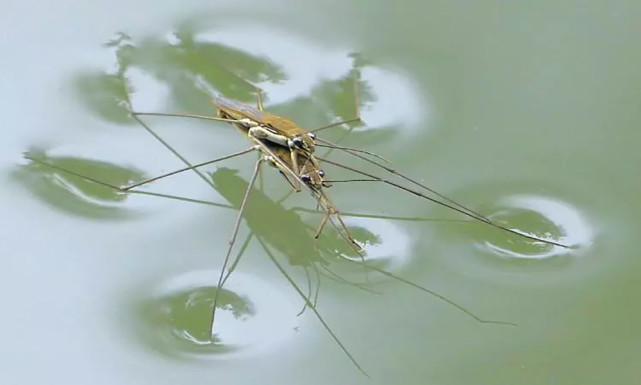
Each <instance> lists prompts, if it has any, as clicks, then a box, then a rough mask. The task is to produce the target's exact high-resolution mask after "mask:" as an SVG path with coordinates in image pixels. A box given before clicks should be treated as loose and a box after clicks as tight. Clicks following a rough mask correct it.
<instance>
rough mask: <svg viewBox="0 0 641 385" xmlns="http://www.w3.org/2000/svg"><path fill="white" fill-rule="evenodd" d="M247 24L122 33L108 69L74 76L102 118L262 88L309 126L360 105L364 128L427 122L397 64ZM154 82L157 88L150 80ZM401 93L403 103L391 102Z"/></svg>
mask: <svg viewBox="0 0 641 385" xmlns="http://www.w3.org/2000/svg"><path fill="white" fill-rule="evenodd" d="M251 28H252V29H255V30H256V31H254V32H255V33H252V32H251V31H247V29H246V28H245V27H243V28H242V29H236V28H230V27H228V28H225V29H216V30H211V29H204V30H199V31H194V30H193V29H192V28H179V29H177V30H175V31H172V32H171V33H169V34H168V35H166V36H160V37H154V36H146V37H143V38H141V39H133V38H132V37H130V36H128V35H126V34H124V33H119V34H117V35H116V36H115V37H114V39H112V40H110V41H109V42H107V43H106V44H105V47H106V48H108V49H110V50H112V51H113V56H114V61H115V62H114V65H113V67H112V68H109V69H107V70H105V71H104V72H103V71H97V70H93V69H92V70H85V71H83V72H81V73H78V74H77V75H76V76H75V78H74V80H73V82H74V86H75V89H76V91H77V93H78V95H79V100H81V101H82V102H83V103H85V105H86V107H87V108H88V110H90V111H91V112H92V113H93V114H95V115H96V116H98V117H100V118H101V119H104V120H107V121H110V122H113V123H117V124H131V123H132V120H131V119H128V117H127V110H126V108H124V106H123V102H131V104H132V105H133V107H134V109H137V110H157V111H182V112H191V113H199V114H208V115H211V114H213V109H212V105H211V102H210V101H211V97H212V96H213V95H214V94H219V95H223V96H226V97H228V98H232V99H235V100H239V101H243V102H247V103H252V104H253V103H255V102H256V91H257V89H258V88H260V89H262V90H263V91H264V96H265V99H266V103H267V108H268V109H270V110H273V111H275V112H277V113H283V114H286V115H289V116H291V117H293V118H294V119H296V120H298V121H299V123H301V124H302V125H303V126H305V127H307V128H310V129H311V128H315V127H318V126H322V125H325V124H327V123H329V122H332V121H338V120H348V119H352V118H354V117H355V116H356V114H357V113H358V111H360V113H361V115H362V117H363V118H364V119H365V121H366V122H367V125H365V126H362V127H360V129H361V130H369V129H377V130H379V131H380V130H383V131H394V132H396V133H398V128H399V127H406V126H409V127H416V126H418V125H419V123H420V125H421V126H422V127H423V128H424V127H425V124H426V119H425V114H426V112H427V111H429V106H428V105H427V103H426V102H425V101H424V98H423V97H422V96H420V93H419V92H418V91H417V90H416V89H415V87H414V86H413V82H412V81H411V79H408V78H407V77H406V76H404V75H402V74H401V73H399V72H398V71H393V70H390V69H384V68H379V67H376V66H374V65H373V64H372V63H370V62H368V61H367V60H366V59H365V58H363V56H362V55H361V54H359V53H355V52H351V51H349V50H343V49H337V50H327V49H323V47H318V46H317V44H315V43H314V42H312V41H307V40H304V39H302V38H301V37H296V36H293V35H291V34H287V33H284V32H282V31H279V30H274V29H269V30H265V29H263V27H259V26H256V25H252V26H251ZM250 36H251V38H250V39H249V38H248V37H250ZM265 39H267V40H268V41H265ZM292 52H296V55H291V53H292ZM150 81H153V82H154V83H157V84H158V86H159V87H162V89H163V92H158V90H157V88H158V87H147V85H148V84H149V83H150ZM399 98H402V99H403V100H404V102H403V103H402V104H398V103H396V101H397V100H398V99H399ZM392 127H393V129H392ZM336 131H340V128H337V129H335V132H336ZM356 139H358V138H356ZM379 141H380V138H379Z"/></svg>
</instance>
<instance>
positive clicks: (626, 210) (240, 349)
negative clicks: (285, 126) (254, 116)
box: [0, 1, 641, 385]
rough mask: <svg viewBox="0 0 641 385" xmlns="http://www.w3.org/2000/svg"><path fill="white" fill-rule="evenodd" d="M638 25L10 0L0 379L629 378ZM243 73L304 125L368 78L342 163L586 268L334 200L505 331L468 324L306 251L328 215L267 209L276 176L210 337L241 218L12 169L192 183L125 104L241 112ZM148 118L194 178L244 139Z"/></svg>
mask: <svg viewBox="0 0 641 385" xmlns="http://www.w3.org/2000/svg"><path fill="white" fill-rule="evenodd" d="M640 11H641V5H640V4H639V3H638V2H635V1H616V2H597V1H589V2H585V1H582V2H578V1H577V2H561V3H559V2H552V1H548V2H494V1H483V2H480V1H479V2H450V1H440V2H435V1H412V2H409V1H408V2H402V3H401V2H397V3H395V4H392V3H390V2H383V1H379V2H372V1H367V2H365V1H362V2H361V1H355V2H322V3H321V2H310V1H307V2H286V1H281V2H264V1H260V2H259V1H219V2H205V1H202V2H197V1H193V2H157V1H141V2H136V3H133V4H132V3H131V2H124V1H109V2H91V3H87V4H80V3H77V2H62V3H61V2H56V3H51V4H45V3H43V2H22V3H18V2H13V1H9V2H6V1H5V2H3V7H2V13H1V14H0V25H2V34H1V35H0V48H1V50H2V52H3V55H2V71H1V72H0V91H1V92H2V96H3V97H2V104H1V107H0V112H1V114H2V127H3V128H2V132H3V135H2V139H1V140H0V150H1V151H0V162H1V164H0V168H1V173H2V174H1V175H2V180H1V183H2V188H1V189H0V194H1V195H0V196H1V198H2V202H3V203H2V210H1V212H2V229H1V231H0V252H1V255H2V269H1V271H2V273H1V276H0V288H1V290H0V293H1V294H0V295H1V303H2V304H3V313H2V317H0V326H2V330H3V331H4V333H3V335H2V341H1V342H2V346H3V347H2V349H1V350H2V354H1V356H0V357H1V358H0V382H2V384H41V383H53V384H58V383H64V384H87V383H92V384H147V383H149V384H151V383H154V384H176V383H198V384H210V383H211V384H254V383H261V384H327V383H334V384H356V383H364V384H365V383H367V384H370V383H374V384H584V385H585V384H635V383H638V378H639V370H638V362H637V361H638V360H637V357H639V354H641V338H640V337H639V336H640V333H639V331H638V328H639V327H638V325H639V324H640V321H641V311H640V309H639V305H638V303H639V301H638V299H637V297H638V295H639V294H640V293H641V287H640V285H639V278H638V276H639V269H640V268H641V262H639V260H640V259H639V258H638V257H639V255H638V252H637V250H638V246H637V242H636V237H635V235H636V234H638V233H639V219H638V218H639V216H640V215H641V210H640V209H639V207H640V206H639V203H638V197H639V195H641V194H640V193H641V183H640V178H639V164H640V161H641V156H640V155H639V144H640V143H641V134H639V132H640V130H639V125H640V122H641V71H640V68H641V36H640V35H641V29H640V28H639V25H640V24H639V20H641V12H640ZM239 78H243V79H245V80H247V81H251V82H253V83H255V84H257V85H258V86H260V87H261V88H263V89H264V90H265V91H266V94H267V100H266V104H267V105H268V106H269V108H270V109H271V110H274V111H276V112H278V113H281V114H284V115H287V116H291V117H292V118H294V119H296V120H297V121H298V122H300V123H301V124H303V125H304V126H305V127H308V128H312V127H317V126H321V125H323V124H326V123H328V122H330V121H334V120H338V119H340V118H341V117H343V118H348V117H350V116H352V115H353V113H354V107H355V103H354V86H353V84H354V83H355V82H357V83H358V89H359V92H358V93H359V95H360V102H359V103H358V104H359V105H360V108H361V109H362V112H363V117H364V119H365V122H366V124H365V125H364V126H359V127H355V128H353V132H352V133H351V134H350V135H348V136H347V137H346V138H345V139H344V141H343V143H345V144H346V145H351V146H358V147H362V148H366V149H368V150H370V151H375V152H377V153H380V154H382V155H384V156H386V157H387V158H389V159H390V160H392V161H393V162H394V164H395V165H396V166H397V167H398V169H399V170H403V171H405V172H407V173H409V174H411V175H415V176H419V177H420V178H422V180H424V181H425V182H426V183H428V184H429V185H430V186H434V187H437V188H438V189H439V190H440V191H442V192H445V193H447V194H448V195H451V196H453V197H455V198H456V199H457V200H460V201H463V202H466V203H467V204H469V205H470V206H471V207H474V208H476V209H478V210H480V211H482V212H483V213H484V214H486V215H491V216H493V218H496V219H497V220H502V221H505V223H508V224H509V225H510V226H513V227H517V228H519V229H522V230H525V231H529V232H532V233H535V234H538V235H541V236H551V237H553V238H556V239H561V240H562V241H565V242H568V243H572V244H575V245H576V246H577V248H575V249H573V250H570V251H564V250H560V249H556V248H550V247H544V246H541V245H536V244H532V243H531V242H525V241H523V240H520V239H516V238H514V237H510V236H508V235H506V234H504V233H501V232H497V231H496V230H493V229H489V228H487V227H484V226H482V225H479V224H472V223H468V222H466V220H465V218H463V217H461V216H460V215H457V214H455V213H451V212H448V211H447V210H444V209H438V208H435V207H434V205H432V204H429V203H427V202H425V201H422V200H419V199H416V198H415V197H412V196H410V195H408V194H403V193H400V192H398V191H394V190H391V189H389V188H386V187H385V186H378V185H375V184H340V185H339V184H337V185H336V186H334V187H333V188H332V189H331V194H332V197H333V198H334V200H335V201H336V204H337V205H338V206H339V207H340V208H341V209H342V210H344V211H346V212H358V213H370V214H376V215H390V216H410V217H416V216H419V217H422V218H424V219H423V220H420V221H410V220H400V219H399V220H392V219H381V218H378V219H376V218H370V219H363V218H360V219H359V218H349V219H348V225H349V226H350V229H352V231H353V232H354V234H355V236H356V237H357V238H358V239H359V240H360V241H362V242H365V243H366V244H367V250H368V258H369V259H370V260H372V263H375V264H376V266H378V267H381V268H384V269H386V270H388V271H391V272H392V273H394V274H396V275H398V276H401V277H403V278H404V279H407V280H411V281H412V282H415V283H418V284H420V285H423V286H425V287H427V288H430V289H433V290H436V291H438V292H439V293H441V294H443V295H445V296H447V298H449V299H450V300H452V301H455V302H456V303H457V304H459V305H461V306H465V307H466V308H467V309H468V310H469V311H472V312H474V313H475V314H478V315H479V316H480V317H483V318H486V319H495V320H504V321H511V322H515V323H517V324H518V327H510V326H500V325H491V324H480V323H479V322H477V321H475V320H474V319H472V318H471V317H469V316H467V315H466V314H464V313H463V312H461V311H459V310H457V309H456V308H455V307H453V306H450V305H448V304H445V303H444V302H442V301H439V300H438V299H436V298H434V297H432V296H430V295H428V294H426V293H425V292H422V291H420V290H418V289H416V288H413V287H410V286H408V285H405V284H404V283H403V282H400V281H398V280H395V279H392V278H390V277H389V276H384V275H380V274H375V273H370V274H369V275H368V277H367V278H366V277H365V274H364V272H363V270H362V269H361V268H359V267H355V266H353V265H351V264H349V263H345V262H343V263H341V262H339V259H338V257H337V256H339V255H340V254H344V255H351V254H353V253H351V252H350V250H349V249H347V248H346V246H345V244H344V243H343V242H342V241H341V240H340V239H338V238H337V237H336V235H335V234H333V233H332V231H327V232H326V233H327V234H326V236H325V237H323V238H322V239H321V240H319V241H318V242H314V241H313V240H312V239H311V235H310V233H313V229H314V227H315V226H316V224H317V222H318V221H319V220H320V217H319V216H318V215H315V214H310V213H305V212H302V211H301V210H299V209H297V207H299V208H300V207H303V208H312V209H313V206H314V205H313V202H312V201H311V198H309V196H308V195H307V194H304V193H303V194H298V196H295V197H293V198H290V199H288V200H286V201H285V202H284V203H282V204H281V203H279V202H277V201H278V199H280V198H281V197H282V196H283V195H284V194H285V193H286V192H287V188H286V186H284V185H283V183H282V178H281V177H280V176H278V174H277V173H276V172H274V170H272V169H269V168H268V169H266V170H265V171H266V172H265V173H264V174H265V186H264V189H263V190H262V191H261V192H257V193H255V194H254V195H253V199H254V200H253V201H252V204H251V205H250V207H249V211H248V213H247V221H246V222H244V223H243V225H242V227H241V234H240V236H239V244H238V247H240V246H241V245H242V243H243V242H244V241H245V240H246V239H247V236H248V234H252V239H251V241H250V242H249V244H248V245H247V247H246V248H245V249H244V252H243V259H242V260H241V261H240V262H239V264H238V267H237V269H236V270H235V272H234V273H233V274H232V276H231V278H230V279H229V281H228V284H227V285H226V288H225V290H224V291H223V292H221V296H220V303H221V305H222V306H223V307H222V308H221V309H220V310H219V321H218V322H219V326H218V331H217V334H216V338H217V344H216V345H215V346H211V345H208V344H207V343H206V342H207V335H206V323H207V322H206V320H207V316H208V312H209V311H208V307H209V306H211V299H212V297H213V293H214V289H212V287H211V286H212V284H213V283H214V282H215V279H216V274H217V269H219V267H220V265H221V262H222V259H223V257H224V252H225V247H226V244H227V239H228V238H229V234H230V232H231V229H232V226H233V222H234V218H235V213H236V211H235V210H230V209H229V208H220V207H212V206H207V205H204V204H198V203H189V202H181V201H176V200H168V199H163V198H159V197H155V196H149V195H142V194H136V195H131V196H127V197H125V196H122V195H118V194H115V193H113V191H110V190H108V189H105V188H101V187H98V186H96V185H94V184H92V183H88V182H83V181H81V180H78V179H77V178H73V177H70V176H69V175H66V174H64V173H60V172H56V171H54V170H51V169H48V168H46V167H43V166H39V165H37V164H34V163H32V162H29V161H27V160H26V159H24V158H23V153H25V152H29V153H30V154H31V156H35V157H38V158H39V159H46V160H47V161H49V162H52V163H55V164H57V165H58V166H62V167H69V168H73V169H74V170H76V171H77V172H80V173H84V174H90V175H91V176H93V177H94V178H97V179H100V180H104V181H108V182H110V183H114V184H121V183H126V182H127V181H128V180H136V179H140V178H142V177H143V175H144V176H152V175H156V174H159V173H162V172H165V171H169V170H172V169H175V168H178V167H181V165H182V164H181V163H180V161H179V160H177V159H176V158H175V157H174V156H173V155H172V154H171V153H169V152H168V151H167V150H166V149H165V148H163V147H162V146H161V145H160V144H158V143H157V142H155V141H154V139H153V138H152V137H151V136H150V135H149V134H148V133H146V132H145V131H144V129H143V128H142V127H140V126H139V125H136V124H135V122H133V121H132V120H131V119H129V118H128V117H127V114H126V111H125V109H124V108H123V105H122V101H123V100H126V99H127V87H129V91H130V92H131V100H130V101H131V103H132V104H133V105H134V107H135V108H136V109H138V110H147V111H149V110H153V111H172V112H176V111H183V112H194V113H202V114H211V113H213V109H212V108H211V106H210V103H209V99H210V96H211V95H212V94H221V93H222V94H223V95H225V96H228V97H231V98H234V99H239V100H243V101H247V102H251V100H252V93H251V91H252V90H251V88H249V87H248V86H247V84H246V83H243V82H242V81H240V80H239ZM145 120H146V121H147V122H148V123H149V125H150V126H152V127H153V128H155V129H157V130H158V132H159V133H160V134H161V135H162V136H163V137H164V138H165V139H166V140H167V141H168V142H170V143H171V144H172V145H175V146H176V148H177V149H178V150H179V151H180V152H181V153H182V154H183V155H185V156H186V157H187V158H188V159H190V160H192V161H193V162H198V161H203V160H207V159H211V158H214V157H217V156H221V155H223V154H227V153H231V152H234V151H239V150H242V149H244V148H246V146H247V143H246V142H245V141H244V139H243V138H242V137H241V136H239V135H238V134H237V133H236V132H235V131H234V130H232V129H231V128H229V127H227V126H225V125H222V124H210V123H207V122H204V123H203V122H198V121H186V120H179V119H171V118H165V119H162V118H146V119H145ZM345 133H346V131H345V129H337V130H334V131H333V132H328V133H327V134H328V137H330V138H333V139H338V138H341V137H342V136H344V134H345ZM335 155H339V154H336V153H334V154H332V156H335ZM253 159H255V158H254V156H246V157H245V158H243V159H238V160H230V161H228V162H226V163H224V165H223V164H221V165H220V166H221V167H218V168H217V167H210V168H209V169H208V170H207V172H214V176H213V182H212V183H213V184H214V185H215V186H216V190H213V189H211V187H209V186H207V185H206V184H205V183H203V182H202V181H201V180H199V178H197V177H196V176H195V175H194V174H186V175H182V176H176V177H174V178H169V179H167V180H164V181H162V182H158V183H155V184H153V185H152V186H149V187H148V188H146V189H145V190H144V191H155V192H159V193H164V194H176V195H181V196H188V197H191V198H193V199H199V200H208V201H212V202H217V203H221V204H224V205H232V206H236V205H238V199H239V197H240V196H241V195H242V191H243V188H244V187H245V186H246V184H247V180H248V179H249V176H250V173H251V168H252V164H253ZM335 159H342V160H343V161H349V162H350V164H356V163H353V159H350V158H346V157H344V156H343V157H340V156H339V157H336V158H335ZM222 166H224V167H225V168H222ZM361 166H362V165H361ZM361 166H359V167H361ZM363 167H365V168H367V169H368V170H370V171H372V170H375V169H374V168H372V167H371V166H363ZM233 170H238V171H237V172H234V171H233ZM327 172H328V174H330V173H331V175H336V176H337V177H339V176H340V177H345V176H346V174H345V173H343V172H340V171H337V170H335V169H332V168H330V167H328V168H327ZM258 239H260V240H262V241H263V242H264V243H265V244H266V246H267V247H268V248H269V250H270V251H271V252H273V253H274V256H275V260H276V261H277V262H278V263H279V264H280V266H281V267H283V268H284V269H285V270H286V271H288V272H289V273H290V274H291V277H292V278H293V279H294V280H295V281H296V282H298V283H299V284H300V287H301V290H302V291H303V292H304V293H306V292H307V290H308V287H307V283H306V276H305V273H304V270H305V269H307V271H308V273H309V275H310V277H312V278H311V282H312V283H314V286H315V278H313V277H314V274H315V273H314V271H315V269H318V270H319V271H320V272H322V273H323V274H322V276H323V278H322V279H321V281H322V283H321V286H320V290H319V299H318V300H319V302H318V311H319V313H320V314H321V315H322V316H324V317H325V320H326V321H327V323H328V324H329V325H330V326H331V327H332V329H333V330H334V332H335V333H336V335H337V336H338V337H339V338H340V340H341V341H342V343H343V344H344V346H345V347H346V348H347V349H348V350H349V351H350V352H351V354H352V355H353V356H354V358H355V359H356V360H357V361H358V362H359V363H360V365H361V366H362V367H363V368H364V369H365V370H366V371H367V372H368V374H369V375H370V377H371V378H369V379H368V378H366V377H365V376H363V375H362V374H361V373H360V372H359V371H358V370H357V369H356V368H355V366H354V365H353V364H352V363H351V362H350V360H349V359H348V357H347V356H346V355H345V354H343V352H342V351H341V350H340V348H339V347H338V346H337V345H336V343H335V342H334V341H333V340H332V339H331V337H330V336H329V334H328V333H327V332H326V330H324V329H323V327H322V325H321V324H320V323H319V322H318V320H317V319H316V317H315V316H314V313H313V312H311V311H310V310H309V309H308V310H306V311H305V313H303V315H301V316H297V315H296V314H297V313H298V312H299V311H300V310H301V307H302V305H303V302H302V300H301V298H300V297H299V295H298V294H297V292H296V291H295V290H294V289H293V288H292V286H291V285H290V284H289V283H288V281H287V280H286V278H285V277H284V276H283V275H282V274H281V273H280V272H279V270H278V269H277V268H276V266H275V265H274V263H273V262H272V261H271V260H270V258H269V256H268V253H267V252H266V250H265V249H264V248H263V247H262V246H261V243H259V242H258V241H257V240H258ZM321 260H323V261H326V262H327V264H323V262H321ZM325 268H327V269H329V271H332V272H333V274H337V275H339V276H340V277H341V278H337V277H336V276H333V275H332V273H330V272H328V271H326V270H324V269H325ZM342 279H345V280H349V281H350V282H357V283H358V285H349V284H345V282H344V281H341V280H342ZM313 289H314V288H312V292H313V291H314V290H313ZM372 291H373V292H374V293H372ZM203 333H205V334H203Z"/></svg>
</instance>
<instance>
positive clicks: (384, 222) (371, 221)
mask: <svg viewBox="0 0 641 385" xmlns="http://www.w3.org/2000/svg"><path fill="white" fill-rule="evenodd" d="M345 222H346V224H347V226H348V227H349V230H350V233H351V234H352V235H353V236H354V237H355V238H356V239H357V240H358V242H359V243H360V244H361V246H362V247H363V249H364V250H365V254H364V255H363V256H362V257H361V256H359V255H355V254H354V253H352V254H350V255H348V254H345V253H343V254H342V256H343V258H345V259H349V260H351V261H354V262H357V263H353V264H342V266H341V270H342V271H343V272H350V273H354V274H355V275H357V276H362V274H363V267H362V266H361V265H360V263H361V261H362V260H365V261H366V262H367V264H368V265H370V266H372V267H374V268H377V269H384V270H386V271H389V272H394V271H398V270H400V269H402V268H403V267H404V266H406V265H407V264H408V263H409V262H410V259H411V256H410V250H411V239H410V237H409V235H408V234H407V233H406V232H405V231H404V230H403V229H402V227H400V226H398V225H397V224H395V223H393V222H392V221H391V220H388V219H380V218H350V219H347V220H346V221H345ZM341 242H345V241H344V240H342V239H341ZM377 276H378V275H377V274H376V273H373V274H371V275H370V276H368V277H367V280H368V281H369V280H370V278H375V277H377ZM381 277H384V276H381Z"/></svg>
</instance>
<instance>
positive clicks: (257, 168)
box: [209, 158, 264, 338]
mask: <svg viewBox="0 0 641 385" xmlns="http://www.w3.org/2000/svg"><path fill="white" fill-rule="evenodd" d="M263 161H264V159H263V158H260V159H258V161H257V162H256V166H255V167H254V173H253V174H252V177H251V180H250V182H249V185H248V186H247V189H246V190H245V196H244V197H243V201H242V202H241V204H240V209H239V211H238V215H237V216H236V223H235V224H234V230H233V231H232V235H231V238H230V239H229V246H228V247H227V254H225V259H224V260H223V266H222V267H221V269H220V275H219V276H218V284H217V285H216V294H215V295H214V308H213V309H212V312H211V323H210V326H209V336H210V338H213V332H214V322H215V320H216V307H217V306H218V297H219V294H220V291H221V289H222V284H223V279H224V277H225V271H226V270H227V264H228V263H229V258H230V256H231V252H232V249H233V248H234V243H235V242H236V237H237V236H238V230H239V229H240V221H241V220H242V218H243V213H244V212H245V207H246V206H247V202H248V201H249V193H250V192H251V190H252V188H253V187H254V183H256V178H257V177H258V172H259V171H260V166H261V165H262V164H263Z"/></svg>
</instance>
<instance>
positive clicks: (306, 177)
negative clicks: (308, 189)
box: [300, 174, 312, 183]
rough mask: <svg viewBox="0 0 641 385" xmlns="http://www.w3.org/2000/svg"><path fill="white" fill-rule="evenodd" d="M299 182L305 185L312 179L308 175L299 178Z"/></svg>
mask: <svg viewBox="0 0 641 385" xmlns="http://www.w3.org/2000/svg"><path fill="white" fill-rule="evenodd" d="M300 180H302V181H303V182H305V183H309V182H311V181H312V178H311V177H310V176H309V175H307V174H304V175H301V176H300Z"/></svg>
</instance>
